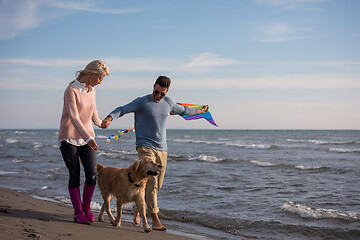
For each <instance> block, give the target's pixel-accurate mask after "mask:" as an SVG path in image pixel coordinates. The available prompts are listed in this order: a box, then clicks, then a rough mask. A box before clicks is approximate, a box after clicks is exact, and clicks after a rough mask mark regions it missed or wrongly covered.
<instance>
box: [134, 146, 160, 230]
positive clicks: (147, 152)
mask: <svg viewBox="0 0 360 240" xmlns="http://www.w3.org/2000/svg"><path fill="white" fill-rule="evenodd" d="M137 151H138V155H139V157H142V156H150V157H153V158H154V159H155V162H157V163H159V164H161V165H162V170H161V171H160V174H159V175H158V176H150V178H149V180H148V182H147V184H146V189H145V198H146V205H147V208H148V212H150V214H151V218H152V227H153V229H154V230H161V231H165V230H166V228H165V227H164V226H163V225H162V224H161V223H160V220H159V217H158V212H159V208H158V205H157V192H158V191H159V190H160V189H161V187H162V183H163V180H164V176H165V170H166V163H167V152H166V151H158V150H156V149H153V148H151V147H146V146H140V147H138V148H137ZM134 222H135V218H134Z"/></svg>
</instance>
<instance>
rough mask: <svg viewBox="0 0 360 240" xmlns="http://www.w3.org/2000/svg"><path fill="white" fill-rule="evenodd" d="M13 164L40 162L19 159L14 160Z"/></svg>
mask: <svg viewBox="0 0 360 240" xmlns="http://www.w3.org/2000/svg"><path fill="white" fill-rule="evenodd" d="M11 162H13V163H23V162H30V163H32V162H39V160H28V159H26V160H25V159H18V158H15V159H14V160H12V161H11Z"/></svg>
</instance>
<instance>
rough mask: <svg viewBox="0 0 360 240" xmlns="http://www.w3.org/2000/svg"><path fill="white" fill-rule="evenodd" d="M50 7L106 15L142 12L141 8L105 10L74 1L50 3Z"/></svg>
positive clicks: (90, 3) (90, 4) (91, 4)
mask: <svg viewBox="0 0 360 240" xmlns="http://www.w3.org/2000/svg"><path fill="white" fill-rule="evenodd" d="M49 6H51V7H55V8H60V9H71V10H79V11H87V12H94V13H104V14H129V13H135V12H140V11H142V9H140V8H126V9H103V8H98V7H97V6H94V4H93V3H92V2H88V1H84V2H73V1H50V2H49Z"/></svg>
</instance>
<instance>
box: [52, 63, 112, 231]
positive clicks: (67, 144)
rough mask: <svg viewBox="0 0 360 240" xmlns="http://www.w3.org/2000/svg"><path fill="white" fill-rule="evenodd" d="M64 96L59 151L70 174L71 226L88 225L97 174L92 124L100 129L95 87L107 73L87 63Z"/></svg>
mask: <svg viewBox="0 0 360 240" xmlns="http://www.w3.org/2000/svg"><path fill="white" fill-rule="evenodd" d="M76 76H77V77H76V80H74V81H72V82H71V83H70V84H69V86H68V87H67V88H66V90H65V93H64V107H63V113H62V116H61V121H60V130H59V141H60V150H61V154H62V156H63V158H64V161H65V165H66V167H67V168H68V170H69V184H68V188H69V194H70V198H71V203H72V205H73V207H74V222H76V223H84V224H90V223H91V222H93V221H94V216H93V214H92V213H91V211H90V203H91V198H92V196H93V193H94V189H95V185H96V179H97V171H96V154H95V151H96V150H98V146H97V144H96V142H95V139H94V138H95V132H94V129H93V126H92V122H94V123H95V125H97V126H99V127H100V125H101V122H102V120H101V119H100V118H99V116H98V113H97V109H96V99H95V88H94V87H95V86H96V85H98V84H101V81H102V80H103V78H104V77H105V76H109V69H108V67H107V66H106V64H105V63H104V62H102V61H100V60H95V61H92V62H91V63H89V64H88V65H87V66H86V67H85V69H84V70H82V71H78V72H76ZM80 161H81V163H82V165H83V167H84V171H85V178H86V180H85V185H84V191H83V203H81V196H80Z"/></svg>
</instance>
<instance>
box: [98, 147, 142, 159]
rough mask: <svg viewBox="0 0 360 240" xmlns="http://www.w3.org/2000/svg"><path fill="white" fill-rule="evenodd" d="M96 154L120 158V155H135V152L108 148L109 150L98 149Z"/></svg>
mask: <svg viewBox="0 0 360 240" xmlns="http://www.w3.org/2000/svg"><path fill="white" fill-rule="evenodd" d="M97 155H98V156H105V157H108V158H111V159H114V158H121V157H123V156H126V155H137V152H135V151H125V150H116V149H110V151H104V150H98V153H97Z"/></svg>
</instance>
